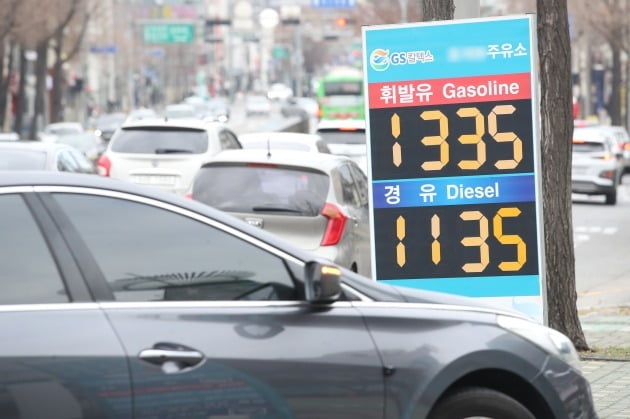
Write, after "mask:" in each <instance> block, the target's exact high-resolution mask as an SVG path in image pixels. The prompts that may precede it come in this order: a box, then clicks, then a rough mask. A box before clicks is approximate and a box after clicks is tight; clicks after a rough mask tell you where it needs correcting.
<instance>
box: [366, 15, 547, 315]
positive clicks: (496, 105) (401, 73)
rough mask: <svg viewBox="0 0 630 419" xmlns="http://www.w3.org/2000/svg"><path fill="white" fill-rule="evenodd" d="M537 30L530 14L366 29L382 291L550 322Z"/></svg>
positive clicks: (376, 266)
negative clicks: (437, 295)
mask: <svg viewBox="0 0 630 419" xmlns="http://www.w3.org/2000/svg"><path fill="white" fill-rule="evenodd" d="M535 33H536V22H535V18H534V17H533V16H531V15H527V16H513V17H501V18H488V19H470V20H457V21H453V22H452V23H451V22H449V23H445V22H425V23H414V24H406V25H387V26H378V27H374V28H370V27H364V28H363V51H364V57H363V61H364V66H363V67H364V68H365V69H366V78H365V92H366V97H367V104H366V122H367V128H368V153H369V157H370V159H369V180H370V186H371V188H370V190H371V200H370V213H371V214H370V215H371V220H372V223H371V227H372V263H373V269H372V274H373V275H374V277H375V278H376V279H377V280H378V281H383V282H386V283H390V284H394V285H400V286H407V287H411V288H419V289H426V290H431V291H439V292H446V293H451V294H458V295H463V296H467V297H477V298H481V299H483V300H485V301H486V302H487V303H490V304H495V305H499V306H503V307H508V308H510V309H514V310H517V311H521V312H523V313H525V314H526V315H528V316H530V317H533V318H535V319H537V320H539V321H540V322H543V321H544V319H545V313H546V303H545V301H544V295H545V294H544V291H545V281H544V263H543V258H544V252H543V251H542V250H543V237H544V234H543V222H542V192H541V171H540V167H541V164H540V153H541V151H540V150H541V147H540V134H539V110H538V100H537V97H536V94H537V91H538V74H537V66H536V57H538V52H537V49H536V45H537V44H536V41H535V38H534V34H535ZM471 34H474V36H471Z"/></svg>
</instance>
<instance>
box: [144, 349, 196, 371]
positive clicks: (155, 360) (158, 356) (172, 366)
mask: <svg viewBox="0 0 630 419" xmlns="http://www.w3.org/2000/svg"><path fill="white" fill-rule="evenodd" d="M138 357H139V358H140V359H141V360H143V361H145V362H148V363H150V364H154V365H159V366H161V367H162V371H164V372H165V373H167V374H172V373H176V372H182V371H184V370H189V369H190V368H193V367H196V366H198V365H201V363H203V360H204V358H205V357H204V355H203V353H201V352H199V351H197V350H195V349H192V348H189V347H187V346H183V345H178V344H174V343H166V342H160V343H157V344H155V345H153V348H149V349H143V350H142V351H140V353H139V354H138Z"/></svg>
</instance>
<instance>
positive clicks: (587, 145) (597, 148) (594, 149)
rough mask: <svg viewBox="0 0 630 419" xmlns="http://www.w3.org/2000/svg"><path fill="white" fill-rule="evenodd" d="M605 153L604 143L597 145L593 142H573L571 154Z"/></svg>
mask: <svg viewBox="0 0 630 419" xmlns="http://www.w3.org/2000/svg"><path fill="white" fill-rule="evenodd" d="M604 151H606V147H605V146H604V143H598V142H594V141H574V142H573V152H574V153H601V152H604Z"/></svg>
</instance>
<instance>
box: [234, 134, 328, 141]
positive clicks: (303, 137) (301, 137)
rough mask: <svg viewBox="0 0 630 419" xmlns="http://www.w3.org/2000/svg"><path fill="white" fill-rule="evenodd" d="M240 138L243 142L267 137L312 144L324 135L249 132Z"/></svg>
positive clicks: (262, 139)
mask: <svg viewBox="0 0 630 419" xmlns="http://www.w3.org/2000/svg"><path fill="white" fill-rule="evenodd" d="M238 139H239V140H241V142H247V141H264V140H267V139H270V140H271V141H274V140H276V139H277V140H282V141H295V142H296V143H299V142H308V143H309V144H312V143H316V142H317V141H321V140H322V137H320V136H319V135H317V134H305V133H302V132H248V133H245V134H240V135H239V136H238Z"/></svg>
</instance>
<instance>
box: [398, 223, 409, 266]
mask: <svg viewBox="0 0 630 419" xmlns="http://www.w3.org/2000/svg"><path fill="white" fill-rule="evenodd" d="M405 234H406V228H405V217H403V216H402V215H399V216H398V218H397V219H396V237H398V246H396V263H398V266H400V267H401V268H402V267H403V266H405V263H407V252H406V250H405V245H404V244H403V240H404V239H405Z"/></svg>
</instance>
